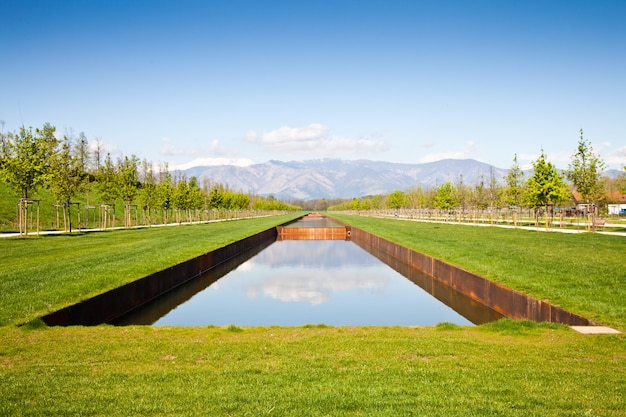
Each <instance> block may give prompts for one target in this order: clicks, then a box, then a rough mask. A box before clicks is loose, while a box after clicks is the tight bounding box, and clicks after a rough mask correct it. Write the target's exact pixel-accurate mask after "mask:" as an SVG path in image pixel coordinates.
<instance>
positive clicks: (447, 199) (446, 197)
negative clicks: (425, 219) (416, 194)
mask: <svg viewBox="0 0 626 417" xmlns="http://www.w3.org/2000/svg"><path fill="white" fill-rule="evenodd" d="M457 205H458V198H457V192H456V188H455V187H454V185H452V183H451V182H450V181H447V182H446V183H445V184H443V185H442V186H441V187H439V188H437V194H436V196H435V207H437V208H440V209H444V210H446V209H451V208H453V207H456V206H457Z"/></svg>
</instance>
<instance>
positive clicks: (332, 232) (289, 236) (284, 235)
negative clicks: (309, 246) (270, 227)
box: [276, 226, 349, 240]
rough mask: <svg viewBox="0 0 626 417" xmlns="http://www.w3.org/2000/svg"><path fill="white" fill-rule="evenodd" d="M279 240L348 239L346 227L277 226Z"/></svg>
mask: <svg viewBox="0 0 626 417" xmlns="http://www.w3.org/2000/svg"><path fill="white" fill-rule="evenodd" d="M276 230H277V233H278V240H346V239H347V238H348V237H349V236H348V234H347V232H346V228H345V227H311V228H308V227H282V226H278V227H277V228H276Z"/></svg>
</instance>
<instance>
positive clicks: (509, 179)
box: [504, 154, 524, 207]
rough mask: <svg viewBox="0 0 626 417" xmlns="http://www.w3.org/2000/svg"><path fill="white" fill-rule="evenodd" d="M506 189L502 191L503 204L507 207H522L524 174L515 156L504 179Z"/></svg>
mask: <svg viewBox="0 0 626 417" xmlns="http://www.w3.org/2000/svg"><path fill="white" fill-rule="evenodd" d="M505 180H506V188H505V189H504V202H505V203H506V204H508V205H509V206H515V207H519V206H521V205H522V195H523V192H522V191H523V189H524V172H523V171H522V170H521V168H520V166H519V163H518V162H517V154H515V156H514V157H513V165H511V169H509V173H508V174H507V175H506V177H505Z"/></svg>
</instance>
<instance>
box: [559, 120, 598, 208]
mask: <svg viewBox="0 0 626 417" xmlns="http://www.w3.org/2000/svg"><path fill="white" fill-rule="evenodd" d="M605 167H606V164H605V163H604V161H603V160H602V159H601V158H600V157H599V156H598V155H596V153H595V152H594V151H593V147H592V146H591V143H590V142H589V141H588V140H585V139H584V138H583V130H582V129H580V139H579V140H578V147H577V148H576V152H575V153H574V154H573V155H572V162H571V163H570V164H569V167H568V170H567V171H566V175H567V179H569V180H570V181H571V182H572V184H573V185H574V187H575V188H576V191H578V192H579V193H580V196H581V198H582V200H583V202H584V203H593V204H594V205H595V204H596V203H597V202H598V201H599V200H601V199H602V198H603V196H604V183H603V182H602V181H601V178H600V177H601V174H602V171H603V170H604V169H605Z"/></svg>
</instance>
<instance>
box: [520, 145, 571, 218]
mask: <svg viewBox="0 0 626 417" xmlns="http://www.w3.org/2000/svg"><path fill="white" fill-rule="evenodd" d="M526 191H527V193H526V202H527V204H528V205H529V206H530V207H533V208H534V209H535V210H536V209H537V208H539V207H545V208H546V210H545V215H546V228H547V227H548V208H549V206H551V205H555V204H559V203H560V202H562V201H564V200H566V199H567V198H568V197H569V190H568V187H567V184H566V183H565V181H563V176H562V175H561V174H559V172H558V171H557V169H556V168H555V167H554V165H553V164H552V163H551V162H548V161H547V160H546V155H545V153H544V152H543V149H542V150H541V156H539V158H538V159H537V160H536V161H535V162H533V176H532V177H530V178H528V180H527V181H526Z"/></svg>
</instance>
